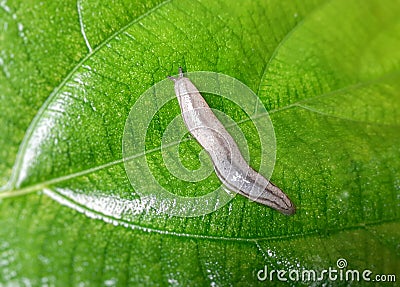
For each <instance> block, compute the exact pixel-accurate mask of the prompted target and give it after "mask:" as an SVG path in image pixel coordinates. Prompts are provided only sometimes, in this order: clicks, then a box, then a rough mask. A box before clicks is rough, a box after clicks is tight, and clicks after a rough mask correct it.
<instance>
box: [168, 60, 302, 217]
mask: <svg viewBox="0 0 400 287" xmlns="http://www.w3.org/2000/svg"><path fill="white" fill-rule="evenodd" d="M169 78H170V79H171V80H173V81H174V82H175V93H176V96H177V98H178V101H179V106H180V108H181V111H182V117H183V121H184V122H185V125H186V127H187V128H188V130H189V132H190V133H191V134H192V135H193V137H194V138H195V139H196V140H197V141H198V142H199V143H200V145H201V146H202V147H203V148H204V149H205V150H206V151H207V152H208V154H209V155H210V157H211V160H212V162H213V164H214V169H215V172H216V174H217V176H218V178H219V179H220V180H221V181H222V183H223V184H224V185H225V186H226V187H227V188H228V189H230V190H232V191H234V192H237V193H239V194H241V195H243V196H245V197H247V198H249V199H251V200H253V201H255V202H258V203H261V204H264V205H267V206H269V207H272V208H274V209H276V210H278V211H280V212H281V213H283V214H286V215H292V214H294V213H295V211H296V208H295V207H294V205H293V203H292V202H291V201H290V199H289V198H288V197H287V196H286V194H285V193H283V191H282V190H280V189H279V188H278V187H277V186H275V185H274V184H272V183H271V182H270V181H268V180H267V179H266V178H265V177H263V176H262V175H261V174H259V173H258V172H256V171H255V170H254V169H252V168H251V167H250V166H249V165H248V164H247V162H246V161H245V159H244V158H243V156H242V154H241V153H240V151H239V148H238V146H237V145H236V142H235V141H234V140H233V138H232V136H231V135H230V134H229V133H228V131H227V130H226V129H225V127H224V126H223V125H222V124H221V122H220V121H219V120H218V119H217V117H216V116H215V115H214V113H213V112H212V110H211V109H210V107H209V106H208V104H207V103H206V101H205V100H204V98H203V97H202V96H201V95H200V92H199V91H198V90H197V88H196V87H195V86H194V85H193V83H192V82H191V81H190V80H189V79H188V78H186V77H184V76H183V72H182V68H179V77H178V78H174V77H170V76H169Z"/></svg>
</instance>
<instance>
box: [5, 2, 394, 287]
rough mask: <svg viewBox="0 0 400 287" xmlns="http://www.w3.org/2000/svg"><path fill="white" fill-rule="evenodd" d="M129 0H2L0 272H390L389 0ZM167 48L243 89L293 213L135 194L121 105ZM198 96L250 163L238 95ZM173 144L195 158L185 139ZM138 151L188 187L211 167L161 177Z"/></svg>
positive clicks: (95, 276) (223, 282)
mask: <svg viewBox="0 0 400 287" xmlns="http://www.w3.org/2000/svg"><path fill="white" fill-rule="evenodd" d="M142 2H143V1H142ZM142 2H139V1H136V2H130V1H122V0H120V1H116V2H115V3H113V5H110V4H108V3H101V2H100V1H99V2H98V3H89V2H84V1H79V0H78V2H77V3H76V2H64V3H63V4H52V3H50V2H39V1H37V2H35V3H29V4H25V3H22V2H21V3H19V2H14V3H8V2H3V3H1V6H0V7H1V8H2V10H0V11H1V12H0V13H2V17H0V19H1V20H0V22H1V23H0V26H1V27H4V29H3V30H2V31H1V32H0V37H1V39H2V41H1V44H0V45H1V52H0V53H1V54H0V67H1V69H2V73H0V92H1V94H0V102H1V107H2V113H1V114H0V121H1V125H0V132H1V133H2V135H3V136H2V137H1V139H0V147H1V152H0V171H1V178H0V184H1V185H3V188H2V189H1V190H2V191H1V192H0V224H1V226H2V228H1V231H0V238H1V239H2V240H1V243H0V266H1V268H0V283H3V282H4V284H5V285H37V286H39V285H52V286H54V285H57V286H59V285H67V286H76V285H90V286H99V285H108V286H114V285H118V286H125V285H134V286H137V285H146V286H157V285H158V286H163V285H167V284H169V285H177V286H189V285H190V286H204V285H212V286H229V285H239V286H241V285H258V284H260V285H265V284H267V283H268V284H269V285H274V283H275V285H279V283H280V282H279V281H278V279H277V277H274V280H273V282H269V281H267V282H261V281H259V280H257V273H258V271H259V270H261V269H263V268H264V266H267V267H268V269H269V270H271V269H276V270H279V269H283V270H287V271H289V270H291V269H297V270H300V271H301V270H311V269H312V270H315V271H318V272H320V271H322V270H324V269H328V268H329V267H332V268H338V267H337V265H336V261H337V260H338V259H340V258H344V259H346V260H347V262H348V268H349V269H357V270H360V271H362V270H364V269H369V270H371V271H372V272H373V274H374V275H376V274H396V272H397V277H399V276H400V274H398V270H400V268H399V267H400V260H399V257H400V250H399V246H398V242H399V241H400V233H399V231H398V230H400V228H399V227H400V226H399V216H400V214H399V206H400V192H399V190H400V184H399V183H400V174H399V173H400V162H399V161H398V158H399V156H400V147H399V142H400V141H399V140H400V134H399V132H398V130H399V124H400V117H399V115H398V110H399V108H400V98H399V97H398V93H399V91H400V84H399V83H400V81H399V79H400V52H399V50H398V49H397V47H399V46H400V45H399V44H400V43H399V41H400V39H399V37H398V35H399V33H400V21H399V17H398V15H399V12H400V9H399V7H400V5H399V4H400V3H397V2H398V1H390V2H389V1H385V2H382V1H377V0H376V1H361V0H360V1H344V0H342V1H340V0H336V1H322V0H321V1H302V3H301V4H300V3H296V2H293V1H269V2H268V3H266V2H265V1H244V2H241V3H237V4H236V3H231V1H218V2H216V1H208V0H206V1H201V2H196V1H185V2H182V1H179V2H177V1H164V2H160V1H158V2H152V3H151V2H146V3H144V2H143V3H142ZM11 5H14V6H11ZM60 5H62V6H61V7H60ZM180 65H182V66H183V67H184V70H185V71H200V70H204V71H214V72H220V73H224V74H227V75H230V76H232V77H235V78H237V79H239V80H240V81H242V82H243V83H245V84H246V85H248V86H249V87H250V88H251V89H252V90H253V91H254V92H255V93H256V94H257V95H258V96H259V98H260V99H261V101H262V102H263V104H264V105H265V107H266V108H267V110H268V111H269V113H270V116H271V120H272V123H273V125H274V129H275V134H276V140H277V159H276V165H275V169H274V173H273V176H272V180H273V181H274V182H275V183H276V184H277V185H278V186H279V187H281V188H282V189H283V190H284V191H285V192H286V193H287V194H288V195H289V196H290V197H291V198H292V199H293V201H294V202H295V204H296V206H297V207H298V212H297V213H296V215H294V216H292V217H286V216H284V215H281V214H278V213H277V212H276V211H274V210H271V209H270V208H268V207H265V206H261V205H258V204H256V203H253V202H249V201H247V200H246V199H244V198H243V197H240V196H236V197H235V198H234V200H232V201H231V202H230V203H229V204H228V205H226V206H225V207H223V208H221V209H219V210H218V211H216V212H214V213H211V214H208V215H205V216H203V217H201V218H200V217H194V218H179V217H172V216H167V215H164V214H159V213H157V212H156V211H155V210H153V209H152V208H150V206H148V205H146V204H144V203H142V202H141V201H140V196H139V195H138V191H135V190H134V189H133V188H132V186H131V184H130V182H129V180H128V178H127V176H126V172H125V169H124V165H123V160H122V137H123V130H124V125H125V121H126V119H127V116H128V114H129V111H130V109H131V107H132V106H133V105H134V103H135V102H136V100H137V99H138V97H139V96H140V95H141V94H142V93H143V92H144V91H146V90H147V89H148V88H150V87H151V86H152V85H153V84H155V83H157V82H159V81H160V80H163V79H165V77H166V75H168V74H175V73H176V71H177V68H178V66H180ZM171 88H172V85H171ZM205 96H206V99H207V101H208V102H209V104H210V106H211V107H212V108H215V109H218V110H221V111H223V112H224V113H226V114H228V115H230V116H231V117H232V118H233V119H234V120H235V121H237V122H240V123H241V124H240V125H239V126H240V128H241V130H242V132H243V133H244V135H245V137H246V138H247V139H248V140H249V141H251V142H252V143H253V144H252V145H250V148H249V153H250V158H251V160H250V163H251V164H252V165H253V166H258V165H259V162H260V160H261V157H263V154H262V153H260V151H259V148H258V144H257V140H258V138H257V136H255V135H254V128H253V127H252V125H251V123H250V121H249V119H248V118H247V117H246V115H243V112H242V111H241V109H240V107H237V106H235V105H233V104H232V103H230V102H228V101H224V100H222V99H219V98H218V97H213V96H210V95H205ZM177 115H179V109H178V106H177V103H176V102H174V103H173V102H171V103H169V104H168V105H167V106H165V107H163V108H160V110H159V112H158V114H157V115H156V117H154V120H153V121H152V124H151V126H150V128H149V130H148V134H147V138H146V147H145V148H146V150H152V149H157V148H158V147H159V146H160V143H161V137H162V132H163V131H164V130H165V128H166V126H167V125H168V123H169V122H170V121H171V120H172V119H173V118H174V117H175V116H177ZM138 116H140V115H138ZM28 126H29V127H28ZM147 145H148V146H147ZM177 148H178V149H179V150H180V153H179V156H181V160H182V162H183V164H184V165H185V166H186V167H187V168H189V169H193V170H194V169H196V168H198V166H199V159H198V154H199V151H200V148H199V146H198V144H197V143H196V142H195V141H194V140H193V139H190V138H188V139H187V140H186V141H184V142H182V143H181V144H180V145H178V143H177ZM18 150H19V152H18V155H17V151H18ZM138 156H142V157H146V160H147V161H148V162H149V163H150V165H151V166H152V167H153V170H154V171H156V170H157V167H160V169H159V170H161V172H159V174H158V175H157V176H158V179H159V180H160V181H161V182H163V183H162V184H163V186H164V187H170V188H171V189H174V188H175V189H176V190H179V189H182V187H185V188H186V189H185V195H187V196H191V195H195V194H197V193H198V192H200V193H201V192H207V188H211V187H212V186H213V185H215V184H218V180H216V178H215V176H214V175H212V176H210V177H209V178H207V179H206V181H205V182H202V184H201V185H202V187H201V188H202V189H199V187H198V185H196V184H191V183H189V184H188V183H185V182H180V181H174V180H173V178H172V180H171V177H170V175H168V174H167V173H166V169H163V164H164V163H163V160H162V157H161V154H160V153H157V150H156V151H155V152H153V153H151V152H149V153H147V154H142V155H138ZM200 160H201V159H200ZM260 172H265V171H260ZM138 176H140V174H138ZM110 223H112V224H110ZM397 279H398V278H397ZM319 282H321V284H323V283H325V284H330V285H335V286H341V285H348V284H350V283H349V282H346V281H344V280H341V281H340V280H336V281H332V280H331V281H329V280H328V279H327V278H324V279H323V280H321V281H319ZM319 282H318V284H319ZM291 283H293V284H294V285H302V283H301V282H291ZM362 284H366V285H368V283H366V282H363V283H362Z"/></svg>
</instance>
